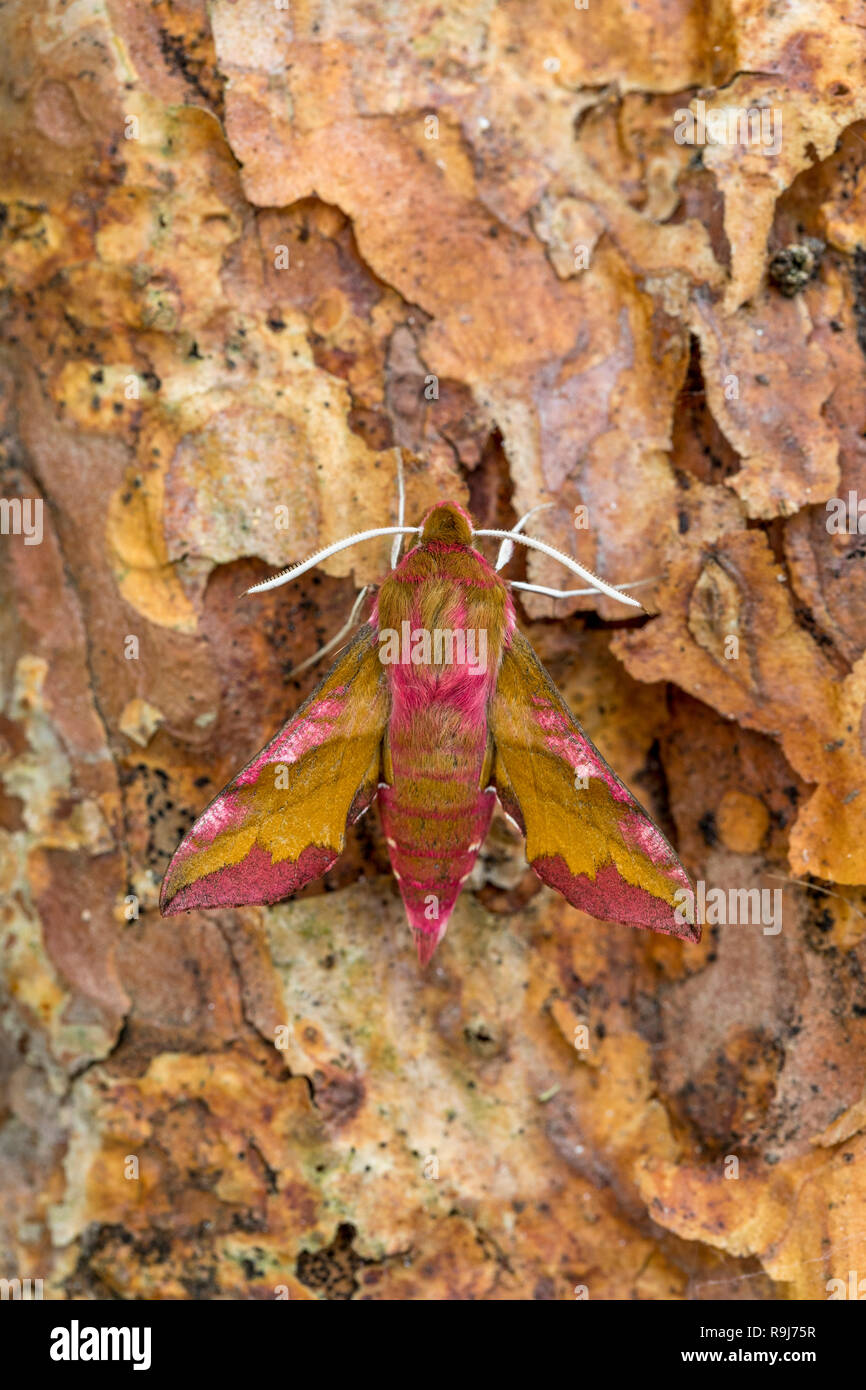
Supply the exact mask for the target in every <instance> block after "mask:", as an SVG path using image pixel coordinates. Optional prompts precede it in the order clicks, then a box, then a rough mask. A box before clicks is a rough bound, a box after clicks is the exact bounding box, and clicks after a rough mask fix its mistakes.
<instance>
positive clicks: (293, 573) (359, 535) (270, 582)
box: [247, 526, 421, 594]
mask: <svg viewBox="0 0 866 1390" xmlns="http://www.w3.org/2000/svg"><path fill="white" fill-rule="evenodd" d="M420 530H421V527H420V526H377V527H376V529H375V530H374V531H356V532H355V534H354V535H353V536H346V537H345V538H344V539H343V540H341V541H334V543H333V545H326V546H325V548H324V550H317V551H316V553H315V555H311V556H310V558H309V560H302V561H301V563H300V564H299V565H292V567H291V569H287V570H282V571H281V572H280V573H279V574H275V575H274V577H273V579H263V580H262V582H261V584H253V585H252V587H251V588H249V589H247V593H248V594H262V593H264V591H265V590H266V589H278V588H279V586H280V585H281V584H289V583H290V582H291V581H292V580H293V579H297V578H298V576H299V575H301V574H306V572H307V570H311V569H313V567H314V566H315V565H318V564H321V562H322V560H327V559H328V557H329V556H330V555H336V554H337V551H338V550H348V548H349V546H350V545H359V544H360V543H361V541H372V540H375V539H376V537H377V536H396V535H403V536H406V535H411V536H415V535H417V534H418V532H419V531H420Z"/></svg>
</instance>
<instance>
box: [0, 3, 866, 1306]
mask: <svg viewBox="0 0 866 1390" xmlns="http://www.w3.org/2000/svg"><path fill="white" fill-rule="evenodd" d="M864 38H866V30H864V29H863V27H862V25H857V24H856V23H854V22H853V20H852V9H851V6H850V4H848V3H846V0H814V3H812V4H811V5H809V6H807V7H803V6H784V5H781V6H775V7H774V6H768V5H766V4H765V3H764V0H726V3H722V0H713V3H711V4H709V6H708V5H706V4H704V3H703V0H671V2H670V3H660V2H659V0H641V3H640V5H639V6H637V7H635V6H634V5H631V4H626V3H625V0H621V2H620V0H588V4H587V7H586V8H585V9H580V8H577V7H575V6H569V5H568V4H566V3H564V0H499V3H498V4H496V5H490V4H486V3H481V0H476V3H474V4H468V5H456V4H455V5H451V4H445V5H441V4H438V5H434V4H417V5H402V4H397V5H393V4H384V3H383V0H372V3H360V0H357V2H356V0H291V4H290V5H289V6H286V7H282V6H281V5H279V4H278V3H266V0H236V3H231V0H213V3H210V4H208V5H205V3H204V0H152V2H150V3H142V2H141V0H102V2H101V3H97V4H87V5H83V4H72V3H63V0H38V3H34V2H33V0H13V3H8V4H6V5H4V6H3V7H2V11H0V44H2V54H3V57H2V65H3V68H4V71H5V76H4V81H3V84H2V92H0V170H2V172H0V179H2V189H0V197H2V243H0V270H2V285H3V300H2V315H3V317H2V336H3V344H2V358H0V385H2V399H0V409H2V430H3V435H2V487H0V495H2V499H3V508H2V518H0V519H2V530H3V534H2V535H0V559H2V584H3V603H2V609H0V625H2V626H0V630H2V636H0V678H2V690H0V698H2V717H0V779H2V781H0V892H2V895H3V905H2V917H0V930H2V971H3V995H2V1029H3V1033H2V1036H3V1041H2V1050H0V1078H2V1083H3V1084H2V1092H0V1107H2V1109H0V1114H2V1125H0V1165H2V1176H0V1220H2V1236H0V1251H2V1263H3V1268H2V1271H0V1273H2V1274H3V1275H4V1276H6V1277H10V1278H11V1277H15V1276H18V1277H22V1278H24V1277H31V1278H37V1277H39V1278H42V1279H43V1280H44V1287H45V1294H46V1297H47V1296H51V1297H53V1298H58V1299H60V1298H64V1297H68V1296H73V1297H78V1298H82V1297H84V1298H89V1297H105V1296H112V1297H120V1298H151V1297H161V1298H181V1299H183V1298H199V1297H206V1298H230V1299H246V1298H272V1297H274V1296H275V1291H277V1290H281V1289H282V1290H285V1291H286V1292H287V1293H288V1294H289V1295H290V1297H292V1298H311V1297H326V1298H352V1297H354V1298H374V1299H380V1298H398V1299H431V1298H432V1299H439V1298H477V1299H501V1298H519V1299H523V1298H544V1299H563V1298H573V1297H574V1296H575V1288H576V1287H578V1289H580V1288H585V1289H586V1290H588V1293H589V1297H590V1298H592V1299H616V1298H639V1299H684V1298H705V1299H715V1298H727V1297H740V1298H746V1299H750V1298H758V1299H766V1298H783V1299H801V1298H824V1297H826V1296H827V1290H828V1281H829V1280H831V1279H834V1278H838V1279H842V1280H847V1279H848V1276H849V1271H850V1270H859V1271H860V1273H861V1274H862V1275H866V1098H864V1090H863V1086H864V1074H866V896H864V893H863V891H862V887H861V885H863V884H864V883H866V834H864V828H866V819H864V817H866V751H864V741H863V737H864V736H863V710H864V699H866V659H864V644H866V621H864V619H866V540H864V537H863V535H861V534H860V531H859V530H858V513H857V503H858V500H859V496H858V494H860V493H862V495H863V497H864V499H866V453H864V440H863V435H864V407H863V402H864V351H866V93H864V89H863V82H862V73H863V60H864ZM700 102H703V107H699V103H700ZM760 108H763V111H764V115H763V117H762V116H761V111H760ZM687 109H688V110H690V111H691V113H692V117H693V118H694V123H695V128H694V129H693V130H692V132H691V134H692V137H693V141H694V142H693V143H688V141H686V142H680V141H678V139H677V138H676V134H677V133H678V132H679V133H680V134H682V133H684V131H685V128H686V124H687V122H686V118H684V117H683V115H682V113H683V112H684V111H685V110H687ZM716 109H719V110H721V111H722V112H723V115H722V117H721V118H720V119H721V121H722V122H725V123H726V124H725V129H724V131H722V132H721V133H722V134H723V135H724V133H725V131H728V132H730V129H731V125H730V122H729V116H730V114H731V113H733V123H734V125H736V123H737V120H738V116H737V113H738V112H740V113H742V112H744V111H745V112H746V113H748V111H749V110H750V109H751V110H752V111H753V113H754V118H753V121H752V124H751V125H749V124H748V121H747V124H746V127H745V129H741V130H740V131H739V135H740V137H742V138H741V139H740V143H732V142H731V140H730V139H721V140H720V139H718V138H716V139H715V141H714V142H713V141H710V140H708V139H705V138H704V136H703V135H702V129H703V127H702V125H701V122H700V121H699V120H698V119H697V118H698V116H700V115H701V113H703V117H704V118H705V119H704V126H706V128H707V129H713V130H714V131H715V135H716V137H718V135H719V130H720V128H719V125H718V119H719V118H714V117H713V116H712V114H711V113H712V112H713V111H714V110H716ZM678 113H680V114H679V115H678ZM725 113H727V114H725ZM714 120H715V121H716V125H715V126H713V125H712V122H713V121H714ZM707 123H709V125H708V124H707ZM686 133H688V132H686ZM735 138H736V135H735ZM394 445H400V446H402V447H403V448H404V449H405V450H406V468H407V497H408V510H409V513H410V517H411V518H412V519H413V520H417V518H418V517H419V515H420V513H421V512H422V511H423V509H424V508H425V507H426V506H428V505H429V504H430V503H431V502H433V501H434V500H437V499H439V498H442V497H446V496H450V497H452V498H453V499H454V500H455V501H458V502H460V503H462V504H463V505H465V506H468V507H469V508H470V509H471V510H472V512H473V514H474V516H475V519H476V523H477V524H478V525H481V526H488V527H491V526H500V527H501V526H507V525H509V524H511V523H513V521H514V520H515V518H516V517H517V516H518V515H520V514H521V513H522V512H523V511H525V510H527V509H528V508H529V507H530V506H532V505H533V504H535V503H536V502H539V501H545V500H546V501H553V502H554V504H555V505H554V507H553V508H552V509H550V510H549V511H547V512H544V513H541V514H540V515H539V516H538V518H536V520H535V522H534V523H533V525H534V526H535V527H536V534H537V535H540V536H543V537H544V538H545V539H547V540H548V541H550V542H552V543H553V544H556V545H559V546H561V547H563V546H564V547H566V548H569V549H570V550H571V551H572V553H574V554H575V555H576V556H578V558H580V559H581V560H582V561H583V562H584V563H585V564H587V565H589V566H590V567H592V568H593V569H597V570H598V571H599V573H601V574H602V575H604V576H605V577H606V578H607V579H608V580H609V581H611V582H613V583H622V582H625V581H635V580H644V579H649V580H652V581H653V582H652V583H650V584H648V585H646V586H645V587H643V588H641V589H638V590H636V591H635V592H636V593H638V594H640V596H641V597H642V598H643V599H644V602H645V604H646V607H647V610H648V614H649V616H648V617H638V618H637V619H632V618H631V617H630V615H629V614H628V613H627V612H626V610H624V609H621V608H617V606H616V605H615V604H614V603H613V602H612V601H611V600H609V599H606V598H605V599H600V600H596V599H593V598H586V599H576V600H573V601H569V602H567V603H564V602H560V603H559V605H558V608H556V609H555V608H554V604H553V603H552V602H551V601H550V600H548V599H543V598H538V597H527V598H526V601H525V602H522V603H520V604H519V618H520V622H521V625H522V626H523V628H524V630H525V631H526V632H527V633H528V635H529V636H530V638H531V640H532V641H533V643H534V645H535V646H536V648H537V650H538V651H539V653H540V655H541V657H542V659H543V660H544V661H545V662H546V663H547V664H548V666H549V668H550V670H551V673H552V675H553V677H554V678H555V679H556V681H557V682H558V684H559V686H560V688H561V689H562V691H563V693H564V694H565V696H566V698H567V699H568V700H569V701H570V703H571V705H572V707H573V709H574V710H575V713H576V714H577V715H578V717H579V718H580V719H581V720H582V721H583V722H584V724H585V726H586V729H587V732H588V733H589V735H590V736H591V738H592V739H593V740H594V741H595V742H596V743H597V744H598V746H599V748H600V749H601V751H602V752H603V754H604V755H605V757H606V758H607V759H608V761H609V762H610V763H611V764H612V766H613V767H614V768H615V769H616V770H617V772H618V773H619V774H620V775H621V776H622V777H623V778H624V780H625V781H626V782H627V783H628V784H629V785H630V786H631V787H632V788H633V789H634V791H635V793H636V795H637V796H638V797H639V799H640V800H641V801H642V802H643V803H644V804H645V805H647V806H648V808H649V809H650V810H651V811H652V812H653V814H654V815H655V816H656V818H657V820H658V823H659V825H660V826H661V827H662V828H663V829H664V831H665V833H666V834H667V835H668V837H669V838H670V839H671V840H672V841H673V843H675V844H676V845H677V847H678V849H679V851H680V853H681V855H682V858H683V860H684V862H685V863H686V864H687V866H688V868H689V870H690V872H691V873H692V874H693V875H694V877H695V878H696V879H697V880H701V881H702V882H703V883H704V884H705V885H706V891H707V893H710V892H711V891H712V890H714V889H722V890H724V894H725V902H726V908H728V909H732V910H733V915H734V917H735V918H738V919H739V920H735V921H734V922H733V923H732V922H730V921H729V920H728V921H726V922H724V923H721V922H716V923H715V924H711V925H710V926H709V927H708V928H707V929H706V931H705V934H704V940H703V942H702V943H701V945H700V946H690V945H687V944H684V943H682V942H679V941H676V940H671V939H668V938H655V937H652V936H650V935H648V934H647V933H641V932H637V931H630V930H629V929H627V928H625V927H614V926H605V925H602V924H599V923H597V922H595V921H594V920H593V919H591V918H589V917H585V916H583V915H581V914H580V913H578V912H576V911H575V910H573V909H572V908H570V907H569V906H568V905H567V904H566V903H563V902H562V901H561V900H560V899H559V898H558V897H557V896H556V895H555V894H554V893H552V892H551V891H549V890H547V889H542V888H541V886H540V885H539V884H538V882H537V881H536V880H535V879H534V878H533V876H532V874H531V872H529V871H528V870H527V869H526V866H525V863H524V861H523V859H522V847H521V844H520V843H519V841H518V839H517V837H516V836H515V835H514V834H513V833H512V831H511V829H510V828H509V827H508V825H507V823H505V822H504V821H503V820H502V819H501V817H500V818H499V819H497V821H496V822H495V823H494V827H493V830H492V832H491V836H490V838H489V840H488V843H487V847H486V849H485V853H484V857H483V866H482V871H481V872H476V875H475V877H474V879H473V880H472V882H471V883H470V884H467V887H466V890H465V891H464V893H463V895H462V897H461V899H460V902H459V904H458V907H457V910H456V912H455V915H454V918H453V919H452V922H451V925H450V927H449V931H448V935H447V937H446V939H445V941H444V943H443V944H442V946H441V947H440V948H439V951H438V953H437V956H436V958H435V960H434V963H433V965H432V966H431V968H430V970H429V971H428V972H427V973H426V974H423V973H419V969H418V965H417V962H416V959H415V953H414V950H413V946H412V940H411V936H410V933H409V931H408V928H407V926H406V921H405V916H404V914H403V910H402V907H401V904H400V900H399V896H398V893H397V888H396V884H395V883H394V881H393V879H392V878H391V877H390V876H389V874H388V864H387V855H386V853H385V848H384V844H383V841H382V837H381V831H380V829H379V825H378V820H377V817H376V813H375V812H371V814H370V815H368V816H367V817H365V819H364V820H363V821H362V822H361V823H360V824H359V826H358V827H357V828H356V829H355V830H354V831H353V832H352V837H351V841H350V845H349V847H348V849H347V852H346V854H345V856H344V858H343V859H342V860H341V861H340V862H339V864H338V865H337V866H336V867H335V868H334V869H333V871H332V872H331V873H329V875H328V876H327V878H326V880H325V881H324V883H323V884H319V885H316V886H315V887H314V888H313V889H310V890H306V892H305V895H304V896H303V897H302V898H301V899H300V900H296V901H294V902H290V903H286V904H281V905H279V906H277V907H275V908H271V909H258V908H249V909H245V910H239V911H223V912H214V913H201V914H198V915H196V914H193V915H190V916H189V917H186V918H177V919H173V920H162V919H161V918H160V916H159V913H158V910H157V906H156V904H157V895H158V889H159V883H160V879H161V876H162V874H163V872H164V869H165V866H166V864H167V862H168V858H169V856H170V854H171V852H172V851H173V850H174V848H175V846H176V844H177V842H178V840H179V838H180V836H181V835H182V833H183V831H184V830H185V829H186V827H187V826H188V825H189V824H190V823H191V820H192V818H193V816H194V814H195V813H196V812H198V811H200V810H201V809H202V807H203V806H204V805H205V804H206V803H207V802H208V801H209V800H210V798H211V796H212V795H213V793H214V792H215V791H216V790H217V789H218V788H219V787H220V786H221V785H222V784H223V783H224V782H225V781H226V780H227V779H228V777H229V776H230V775H231V774H232V773H233V772H234V771H235V770H237V769H238V768H239V767H241V766H242V765H243V764H244V763H245V762H246V761H247V760H248V759H249V758H250V756H251V755H252V754H253V753H254V752H255V750H256V749H257V748H258V747H259V746H261V744H263V743H264V742H265V740H266V739H267V738H268V737H269V736H270V735H271V734H272V733H273V732H274V731H275V730H276V728H277V727H278V726H279V725H280V723H282V721H283V720H284V719H285V717H286V716H287V714H288V713H289V712H290V711H291V710H292V709H293V708H294V707H296V706H297V705H298V704H299V703H300V702H301V700H302V698H303V697H304V696H305V695H306V694H307V693H308V692H309V690H310V689H311V688H312V686H313V685H314V683H315V680H316V675H317V673H316V672H313V671H306V672H305V673H304V674H303V675H302V676H300V677H298V678H295V677H293V676H292V675H291V674H290V673H291V671H292V668H293V667H294V666H295V665H296V664H297V663H298V662H300V661H302V660H303V659H304V658H305V657H307V656H308V655H309V654H310V653H311V652H312V651H314V650H315V648H316V647H317V646H318V645H319V644H320V642H322V641H323V640H326V639H327V638H328V637H329V636H330V635H331V634H332V633H333V632H335V631H336V630H337V629H338V628H339V626H340V625H341V624H342V623H343V622H344V620H345V617H346V615H347V614H348V611H349V609H350V607H351V604H352V601H353V598H354V595H355V593H356V591H357V588H358V587H359V586H360V585H361V584H362V583H365V582H368V581H372V580H374V579H376V578H377V577H378V576H380V575H381V573H382V571H383V568H384V567H385V566H386V564H387V556H388V551H389V543H388V542H386V541H381V542H377V543H373V544H369V545H367V546H366V547H364V548H363V549H361V550H358V551H353V552H349V553H343V554H340V555H338V556H336V557H334V558H333V559H332V560H331V561H329V562H328V563H327V564H326V565H325V566H324V567H323V571H322V572H319V573H310V574H307V575H305V576H304V577H303V578H302V579H301V580H299V581H298V582H297V583H296V584H294V585H293V586H291V587H289V588H287V589H282V590H277V591H276V592H272V593H267V594H264V595H261V596H257V597H256V598H249V599H245V598H242V597H240V595H242V593H243V590H244V589H245V588H246V587H247V585H248V584H249V583H251V582H253V581H255V580H257V579H261V578H262V577H264V576H265V575H267V574H268V573H269V572H270V567H272V566H275V565H282V564H286V563H291V562H293V561H296V560H299V559H301V558H302V557H304V556H305V555H307V554H308V553H310V552H311V551H312V550H314V549H316V548H317V547H319V546H321V545H325V544H327V543H328V542H329V541H331V540H333V539H336V538H337V537H339V536H341V535H344V534H346V533H348V532H351V531H356V530H361V529H364V528H367V527H372V526H377V525H387V524H390V523H393V521H394V517H395V502H396V499H395V486H394V460H393V452H392V451H393V447H394ZM834 498H838V499H841V502H840V503H839V504H838V505H836V504H832V499H834ZM828 501H830V502H831V504H832V505H831V509H830V511H828V508H827V503H828ZM842 503H844V504H845V508H846V515H845V522H846V524H845V526H843V528H842V529H838V528H835V529H834V526H833V525H832V524H831V525H830V526H829V527H828V522H832V517H833V516H834V515H836V514H837V513H838V509H839V506H841V505H842ZM37 504H41V505H37ZM864 510H866V506H864ZM863 529H864V530H866V518H864V520H863ZM490 553H491V554H493V553H495V551H491V552H490ZM509 573H510V574H511V575H512V576H513V577H522V578H527V577H528V578H529V579H530V580H534V581H535V582H540V583H545V584H553V585H555V586H561V587H568V577H567V576H566V575H565V574H564V572H562V571H559V570H557V569H556V567H555V566H554V565H553V564H552V563H550V562H549V561H547V560H546V559H544V558H543V557H541V556H539V555H533V556H532V557H530V559H529V560H528V561H527V560H526V558H525V557H521V556H519V555H518V556H516V557H515V559H514V560H513V561H512V564H511V567H510V570H509ZM749 889H759V890H760V889H764V890H766V891H767V892H768V893H769V894H772V893H773V892H774V891H778V893H779V895H780V901H781V906H782V912H781V930H778V931H776V930H775V925H778V923H776V924H775V925H774V924H773V923H771V924H770V927H769V930H765V926H766V925H767V923H766V922H764V923H762V922H761V921H760V920H758V921H752V922H750V921H748V920H743V918H744V917H745V916H746V913H745V907H744V906H743V905H744V904H745V903H746V902H747V901H748V900H746V899H745V898H741V897H739V896H736V895H737V894H738V893H741V892H745V890H749ZM732 895H733V896H732ZM769 901H770V902H772V898H770V899H769ZM727 915H728V916H730V911H729V912H728V913H727Z"/></svg>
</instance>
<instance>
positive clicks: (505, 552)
mask: <svg viewBox="0 0 866 1390" xmlns="http://www.w3.org/2000/svg"><path fill="white" fill-rule="evenodd" d="M552 506H553V503H552V502H539V504H538V506H537V507H532V508H530V510H529V511H528V512H527V513H526V516H522V517H521V518H520V520H519V521H518V523H517V525H516V526H514V527H512V534H514V535H517V534H518V533H519V532H520V531H522V530H523V528H524V526H525V525H526V523H527V521H529V519H530V517H533V516H535V513H536V512H543V511H544V509H545V507H552ZM513 554H514V542H513V541H503V542H502V544H501V546H500V547H499V554H498V555H497V557H496V565H495V566H494V568H495V569H497V570H501V569H504V568H505V566H506V565H507V564H508V561H509V560H510V559H511V557H512V555H513Z"/></svg>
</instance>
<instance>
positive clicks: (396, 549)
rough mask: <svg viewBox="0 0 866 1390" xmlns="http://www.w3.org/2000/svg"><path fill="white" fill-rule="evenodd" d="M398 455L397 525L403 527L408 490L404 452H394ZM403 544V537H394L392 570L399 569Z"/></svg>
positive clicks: (398, 449)
mask: <svg viewBox="0 0 866 1390" xmlns="http://www.w3.org/2000/svg"><path fill="white" fill-rule="evenodd" d="M394 453H395V454H396V455H397V525H398V526H402V525H403V523H404V521H405V520H406V488H405V486H404V483H403V450H402V449H400V448H397V449H395V450H394ZM402 544H403V537H402V536H395V537H394V544H393V545H392V546H391V568H392V570H395V569H396V568H397V561H398V560H399V559H400V546H401V545H402Z"/></svg>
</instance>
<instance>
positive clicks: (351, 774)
mask: <svg viewBox="0 0 866 1390" xmlns="http://www.w3.org/2000/svg"><path fill="white" fill-rule="evenodd" d="M389 710H390V695H389V690H388V684H387V679H386V676H385V672H384V668H383V666H382V663H381V662H380V660H379V654H378V651H377V649H376V645H375V639H374V629H373V627H372V626H371V625H370V624H369V623H368V624H365V625H364V627H362V628H361V629H360V630H359V632H358V633H357V635H356V636H355V638H354V639H353V641H352V642H351V644H350V645H349V646H348V648H347V649H346V650H345V652H344V653H343V654H342V656H340V657H339V659H338V660H337V661H336V663H335V664H334V666H333V667H332V668H331V670H330V671H329V672H328V674H327V675H326V676H325V678H324V679H323V680H322V681H321V682H320V684H319V685H318V686H317V687H316V689H315V690H314V691H313V693H312V694H311V695H310V696H309V697H308V699H307V700H305V701H304V703H303V705H302V706H301V708H300V709H299V710H298V712H297V714H295V715H294V716H293V718H291V719H290V720H289V721H288V723H286V724H285V725H284V726H283V728H282V729H281V730H280V732H279V733H278V734H277V735H276V737H275V738H273V739H272V740H271V742H270V743H268V744H267V745H266V746H265V747H264V748H263V749H262V751H261V752H260V753H257V754H256V756H255V757H254V758H253V759H252V761H251V762H249V763H248V764H247V766H246V767H245V768H244V769H243V770H242V771H241V772H239V773H238V775H237V776H236V777H235V778H234V780H233V781H231V782H230V783H229V784H228V786H226V787H224V788H223V790H222V791H221V792H220V793H219V795H218V796H217V797H215V798H214V800H213V801H212V802H211V804H210V805H209V806H208V807H207V809H206V810H205V811H204V812H203V813H202V814H201V815H200V816H199V818H198V820H197V821H196V822H195V824H194V825H193V826H192V829H191V830H190V831H189V832H188V833H187V835H186V836H185V837H184V839H183V840H182V842H181V844H180V846H179V847H178V849H177V851H176V852H175V854H174V857H173V858H172V860H171V863H170V864H169V866H168V870H167V871H166V875H165V878H164V879H163V884H162V891H161V894H160V903H159V906H160V911H161V913H162V914H163V916H170V915H172V914H173V913H177V912H184V911H187V910H189V909H191V908H208V907H240V906H243V905H245V904H252V903H274V902H278V901H280V899H282V898H286V897H289V896H290V895H291V894H292V893H295V892H297V890H298V889H299V888H303V887H304V885H305V884H307V883H310V882H312V880H313V879H316V878H319V877H321V875H322V874H324V873H326V872H327V870H328V869H329V868H330V867H331V866H332V864H333V863H334V862H335V860H336V859H337V858H338V856H339V855H340V853H341V851H342V849H343V847H344V844H345V838H346V828H347V826H349V825H351V824H352V823H353V822H354V821H356V820H357V819H358V817H359V816H360V815H362V814H363V812H364V811H365V810H366V809H367V807H368V806H369V805H370V803H371V801H372V800H373V798H374V797H375V795H376V789H377V786H378V781H379V772H380V761H381V745H382V738H383V735H384V732H385V727H386V724H387V721H388V714H389Z"/></svg>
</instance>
